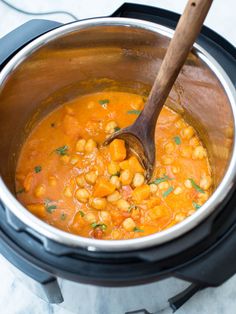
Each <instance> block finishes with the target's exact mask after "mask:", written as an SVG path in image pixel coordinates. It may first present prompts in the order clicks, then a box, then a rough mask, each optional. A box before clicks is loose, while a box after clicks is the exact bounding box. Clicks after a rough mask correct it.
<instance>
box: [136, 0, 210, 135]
mask: <svg viewBox="0 0 236 314" xmlns="http://www.w3.org/2000/svg"><path fill="white" fill-rule="evenodd" d="M212 1H213V0H189V1H188V3H187V5H186V7H185V10H184V13H183V15H182V16H181V18H180V20H179V22H178V25H177V28H176V30H175V33H174V36H173V39H172V40H171V42H170V44H169V47H168V50H167V52H166V55H165V57H164V60H163V62H162V64H161V67H160V69H159V72H158V75H157V77H156V80H155V82H154V85H153V87H152V90H151V92H150V95H149V98H148V100H147V103H146V106H145V108H144V110H143V112H142V114H141V115H140V116H139V117H140V118H141V119H138V120H139V123H143V124H146V126H147V125H148V127H149V128H153V130H150V131H151V133H153V132H154V130H155V125H156V120H157V118H158V115H159V113H160V111H161V109H162V107H163V104H164V102H165V100H166V98H167V96H168V95H169V92H170V90H171V88H172V86H173V84H174V82H175V80H176V78H177V76H178V74H179V72H180V69H181V67H182V66H183V64H184V62H185V60H186V58H187V56H188V53H189V51H190V49H191V48H192V45H193V44H194V41H195V39H196V38H197V36H198V34H199V32H200V30H201V27H202V25H203V21H204V19H205V17H206V15H207V13H208V11H209V9H210V6H211V4H212ZM140 120H141V121H140ZM136 121H137V120H136ZM149 135H151V134H149Z"/></svg>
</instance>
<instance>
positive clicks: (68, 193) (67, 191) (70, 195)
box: [63, 186, 72, 197]
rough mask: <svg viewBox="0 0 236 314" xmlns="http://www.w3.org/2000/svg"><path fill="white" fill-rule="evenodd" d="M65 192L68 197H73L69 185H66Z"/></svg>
mask: <svg viewBox="0 0 236 314" xmlns="http://www.w3.org/2000/svg"><path fill="white" fill-rule="evenodd" d="M63 194H64V195H65V196H66V197H72V192H71V189H70V187H69V186H66V187H65V189H64V192H63Z"/></svg>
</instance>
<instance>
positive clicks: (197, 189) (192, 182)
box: [189, 179, 205, 193]
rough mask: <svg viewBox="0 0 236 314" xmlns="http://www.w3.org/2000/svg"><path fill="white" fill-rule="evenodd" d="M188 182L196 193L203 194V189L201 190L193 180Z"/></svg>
mask: <svg viewBox="0 0 236 314" xmlns="http://www.w3.org/2000/svg"><path fill="white" fill-rule="evenodd" d="M189 180H190V181H191V184H192V187H193V188H194V189H195V190H196V191H198V192H200V193H205V192H204V191H203V189H201V188H200V186H199V185H197V183H196V182H195V181H194V180H193V179H189Z"/></svg>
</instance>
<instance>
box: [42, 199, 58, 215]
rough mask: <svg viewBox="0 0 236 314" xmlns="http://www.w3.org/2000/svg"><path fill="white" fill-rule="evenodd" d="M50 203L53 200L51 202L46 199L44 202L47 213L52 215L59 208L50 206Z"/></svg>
mask: <svg viewBox="0 0 236 314" xmlns="http://www.w3.org/2000/svg"><path fill="white" fill-rule="evenodd" d="M50 203H51V200H49V199H46V200H45V201H44V206H45V209H46V211H47V212H48V213H49V214H52V213H53V212H54V210H55V209H56V208H57V206H56V205H53V204H52V205H50Z"/></svg>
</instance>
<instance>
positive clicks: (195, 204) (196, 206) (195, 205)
mask: <svg viewBox="0 0 236 314" xmlns="http://www.w3.org/2000/svg"><path fill="white" fill-rule="evenodd" d="M193 207H194V208H195V209H199V208H200V207H201V206H200V205H199V204H197V203H195V202H193Z"/></svg>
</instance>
